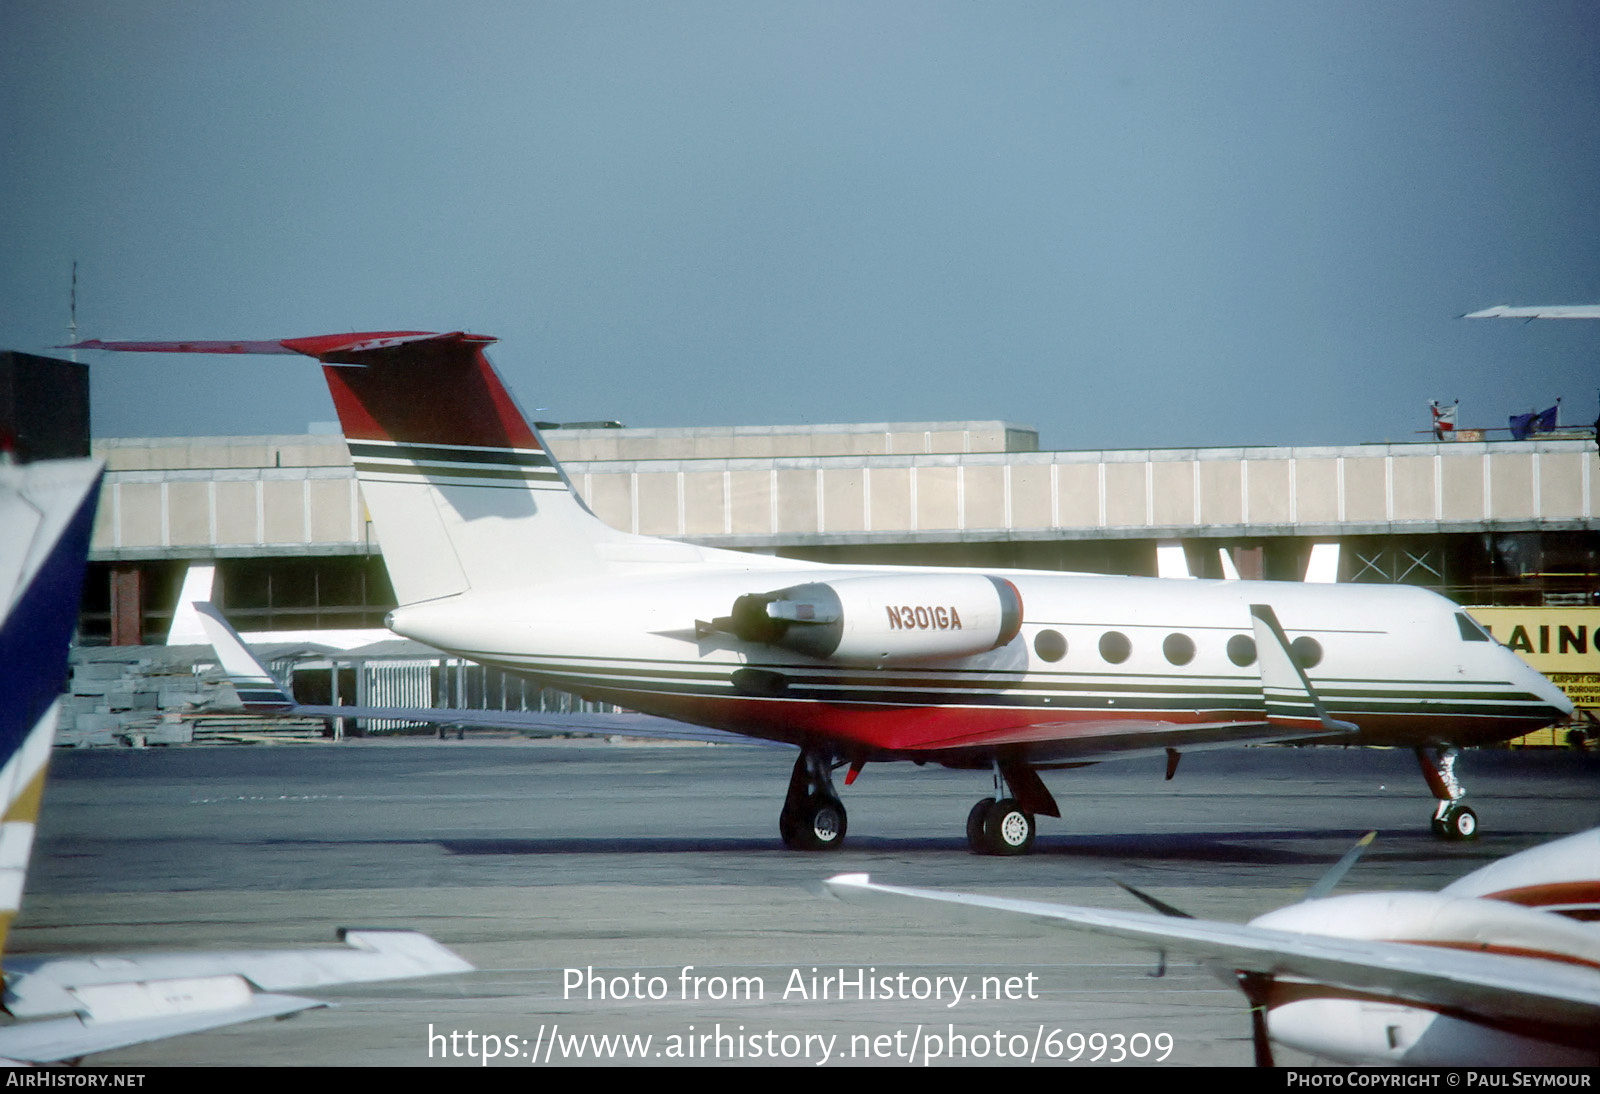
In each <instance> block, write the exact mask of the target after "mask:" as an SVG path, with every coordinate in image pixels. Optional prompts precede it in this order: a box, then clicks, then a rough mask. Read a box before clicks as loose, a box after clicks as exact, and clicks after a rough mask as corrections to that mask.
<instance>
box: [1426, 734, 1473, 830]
mask: <svg viewBox="0 0 1600 1094" xmlns="http://www.w3.org/2000/svg"><path fill="white" fill-rule="evenodd" d="M1458 755H1459V753H1458V752H1457V751H1456V750H1455V749H1454V748H1448V747H1445V748H1419V749H1417V763H1418V764H1419V765H1421V767H1422V777H1423V778H1424V779H1427V780H1428V789H1429V790H1431V791H1433V796H1434V797H1435V798H1437V799H1439V804H1438V806H1437V807H1436V808H1435V809H1434V811H1433V819H1432V821H1431V826H1432V828H1433V834H1434V835H1435V836H1438V837H1439V838H1440V839H1447V840H1467V839H1477V838H1478V814H1476V813H1474V812H1473V811H1472V808H1471V806H1469V805H1467V803H1466V802H1464V801H1462V800H1461V799H1462V798H1464V797H1466V793H1467V792H1466V791H1465V790H1463V789H1462V787H1461V783H1460V781H1459V780H1458V779H1457V778H1456V770H1455V769H1456V758H1457V756H1458Z"/></svg>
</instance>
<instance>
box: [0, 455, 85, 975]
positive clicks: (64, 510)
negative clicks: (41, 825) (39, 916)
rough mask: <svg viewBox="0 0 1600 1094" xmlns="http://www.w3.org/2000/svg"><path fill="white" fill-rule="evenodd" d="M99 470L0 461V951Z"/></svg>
mask: <svg viewBox="0 0 1600 1094" xmlns="http://www.w3.org/2000/svg"><path fill="white" fill-rule="evenodd" d="M101 471H102V467H101V465H100V464H99V463H98V462H97V461H92V460H61V461H52V462H46V463H35V464H26V465H22V466H16V467H10V466H7V467H0V596H3V597H4V598H5V599H4V602H3V604H4V617H3V620H0V810H3V811H0V949H3V948H4V945H5V938H6V934H7V932H8V931H9V930H10V927H11V922H12V920H13V919H15V918H16V914H17V911H18V910H19V909H20V908H21V907H22V887H23V882H24V880H25V879H26V876H27V870H28V857H29V855H30V853H31V852H32V849H33V833H34V827H35V825H36V824H37V822H38V818H39V802H40V799H41V797H42V795H43V792H44V776H45V767H46V765H47V764H48V763H49V760H50V748H51V746H52V745H53V744H54V743H55V730H56V719H57V717H58V715H59V713H60V709H61V692H62V688H63V685H64V684H65V683H66V680H67V653H68V649H69V647H70V645H71V643H72V635H73V632H74V631H75V630H76V629H77V625H78V601H79V598H80V596H81V595H82V592H83V573H84V568H85V566H86V564H87V560H88V555H89V537H90V534H91V532H92V531H93V528H94V511H95V503H96V501H97V500H98V498H99V493H100V475H101Z"/></svg>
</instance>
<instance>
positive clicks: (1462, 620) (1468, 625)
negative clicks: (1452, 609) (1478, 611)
mask: <svg viewBox="0 0 1600 1094" xmlns="http://www.w3.org/2000/svg"><path fill="white" fill-rule="evenodd" d="M1456 626H1457V627H1459V628H1460V629H1461V640H1462V641H1463V642H1488V641H1490V638H1489V636H1488V635H1487V634H1485V633H1484V631H1483V628H1482V627H1480V626H1478V623H1477V621H1476V620H1475V619H1473V618H1472V616H1470V615H1468V614H1467V613H1466V612H1457V613H1456Z"/></svg>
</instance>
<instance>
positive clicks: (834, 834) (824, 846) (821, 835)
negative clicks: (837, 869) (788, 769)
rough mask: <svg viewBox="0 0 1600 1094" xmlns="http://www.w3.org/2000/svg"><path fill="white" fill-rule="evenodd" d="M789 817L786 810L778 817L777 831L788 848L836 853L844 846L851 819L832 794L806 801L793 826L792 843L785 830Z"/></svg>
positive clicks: (818, 795) (819, 795)
mask: <svg viewBox="0 0 1600 1094" xmlns="http://www.w3.org/2000/svg"><path fill="white" fill-rule="evenodd" d="M788 815H789V812H788V810H787V809H785V810H784V812H783V813H782V814H780V815H779V817H778V831H779V834H780V835H783V837H784V840H783V842H784V843H785V844H787V845H788V846H789V847H792V848H794V849H795V850H797V851H833V850H836V849H838V848H839V847H842V846H844V834H845V830H846V828H847V827H848V826H849V817H848V816H847V815H846V813H845V810H844V803H843V802H841V801H840V800H839V799H838V798H835V797H833V796H832V795H829V794H815V795H813V796H812V797H810V798H807V799H806V801H805V802H804V804H802V805H801V806H800V809H799V810H798V811H797V813H796V814H795V815H794V817H793V820H792V822H791V823H792V824H793V832H794V835H793V838H792V839H791V838H790V837H789V835H788V834H787V833H786V832H785V828H784V817H785V816H788Z"/></svg>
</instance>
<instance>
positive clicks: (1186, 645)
mask: <svg viewBox="0 0 1600 1094" xmlns="http://www.w3.org/2000/svg"><path fill="white" fill-rule="evenodd" d="M1161 652H1162V653H1164V654H1166V655H1167V660H1168V661H1171V662H1172V663H1173V664H1174V665H1187V664H1188V663H1189V662H1190V661H1193V660H1194V639H1192V638H1190V637H1189V636H1188V635H1186V634H1169V635H1167V640H1166V641H1165V642H1163V643H1161Z"/></svg>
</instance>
